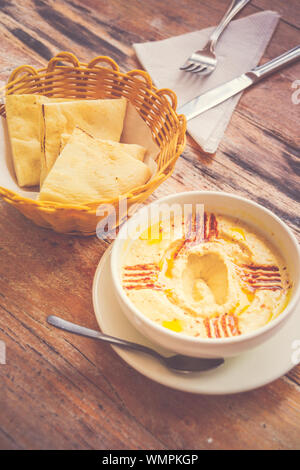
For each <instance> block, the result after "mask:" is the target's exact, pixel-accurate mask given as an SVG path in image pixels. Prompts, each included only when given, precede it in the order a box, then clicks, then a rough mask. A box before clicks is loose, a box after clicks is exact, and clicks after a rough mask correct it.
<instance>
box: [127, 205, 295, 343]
mask: <svg viewBox="0 0 300 470" xmlns="http://www.w3.org/2000/svg"><path fill="white" fill-rule="evenodd" d="M183 225H184V220H183V218H180V220H176V221H175V222H173V224H172V231H170V228H169V227H168V226H167V225H166V224H165V223H164V222H162V223H160V224H157V226H156V227H153V226H152V227H149V229H148V230H146V232H144V233H143V234H142V235H141V236H140V237H139V238H138V239H136V240H134V241H132V243H131V245H130V247H129V249H128V250H127V252H126V254H124V259H123V265H122V284H123V288H124V289H125V291H126V294H127V295H128V297H129V299H130V300H131V301H132V302H133V304H134V305H135V306H136V307H137V308H138V309H139V310H140V311H141V312H142V313H143V314H144V315H146V316H147V317H148V318H150V319H151V320H153V321H154V322H157V323H158V324H160V325H162V326H164V327H166V328H169V329H171V330H173V331H176V332H178V333H184V334H187V335H191V336H195V337H197V336H199V337H203V338H223V337H231V336H237V335H240V334H244V333H248V332H251V331H253V330H256V329H258V328H261V327H262V326H264V325H266V324H267V323H268V322H269V321H271V320H272V319H274V318H275V317H277V316H278V315H279V314H280V313H281V312H282V311H283V310H284V308H285V307H286V305H287V303H288V298H289V291H290V282H289V278H288V273H287V270H286V267H285V266H284V262H283V260H282V259H281V257H280V255H279V253H277V251H276V249H275V248H274V247H273V246H272V245H271V243H270V242H269V241H267V240H266V239H264V238H263V237H262V236H261V235H260V234H258V233H256V232H255V231H254V229H253V228H252V227H250V226H248V225H246V224H245V223H244V222H241V221H240V220H237V219H233V218H230V217H226V216H223V215H219V214H218V215H215V214H213V213H205V214H204V217H203V223H202V229H203V230H202V232H201V237H199V236H197V233H195V234H193V235H190V234H189V236H186V234H185V233H184V231H183V230H182V227H183ZM171 232H172V234H171ZM153 234H154V236H153Z"/></svg>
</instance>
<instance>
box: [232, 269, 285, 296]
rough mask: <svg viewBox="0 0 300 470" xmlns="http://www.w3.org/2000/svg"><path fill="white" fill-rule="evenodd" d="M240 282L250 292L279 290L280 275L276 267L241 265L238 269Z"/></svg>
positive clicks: (280, 286)
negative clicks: (245, 285)
mask: <svg viewBox="0 0 300 470" xmlns="http://www.w3.org/2000/svg"><path fill="white" fill-rule="evenodd" d="M238 272H239V274H240V278H241V280H242V282H244V283H245V284H247V287H248V288H250V290H253V291H255V290H258V289H259V290H272V291H275V290H281V289H282V283H281V275H280V270H279V267H278V266H275V265H270V266H265V265H255V264H249V265H243V266H241V267H239V268H238Z"/></svg>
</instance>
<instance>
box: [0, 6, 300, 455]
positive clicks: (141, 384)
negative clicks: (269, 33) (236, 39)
mask: <svg viewBox="0 0 300 470" xmlns="http://www.w3.org/2000/svg"><path fill="white" fill-rule="evenodd" d="M227 3H228V2H227V1H222V0H213V1H210V0H190V1H189V2H188V6H187V2H184V1H183V0H172V1H171V0H168V1H165V2H160V1H158V0H152V1H151V2H146V1H140V0H130V1H129V2H123V1H122V0H111V1H110V2H106V1H104V0H85V2H84V3H83V2H80V1H79V0H65V1H63V0H56V1H54V0H52V1H46V0H24V1H22V2H17V1H16V0H15V1H10V0H0V37H1V48H0V81H2V82H3V81H5V80H7V78H8V76H9V74H10V73H11V71H12V70H13V69H14V68H15V67H16V66H18V65H22V64H24V63H28V64H31V65H34V66H37V67H39V66H42V65H43V64H45V63H46V62H47V61H48V59H49V58H50V57H52V56H53V55H54V54H56V53H57V52H60V51H61V50H70V51H72V52H74V53H75V54H76V55H77V56H78V57H79V59H81V60H84V61H89V60H90V59H92V58H93V57H94V56H95V55H100V54H104V55H105V54H106V55H109V56H111V57H113V58H114V59H115V60H116V61H117V62H118V63H119V65H120V67H121V69H122V70H129V69H131V68H136V67H139V64H138V62H137V60H136V58H135V55H134V52H133V49H132V47H131V44H132V43H133V42H143V41H150V40H157V39H163V38H167V37H170V36H172V35H176V34H182V33H185V32H189V31H193V30H196V29H201V28H205V27H208V26H211V25H213V24H215V23H216V22H217V21H218V20H219V19H220V17H221V16H222V14H223V12H224V9H225V8H226V6H227ZM266 9H273V10H276V11H278V12H279V13H280V14H281V15H282V19H281V21H280V23H279V26H278V28H277V30H276V32H275V33H274V36H273V38H272V40H271V42H270V44H269V46H268V48H267V50H266V52H265V55H264V57H263V59H262V62H264V61H266V60H269V59H270V58H272V57H274V56H276V55H278V54H280V53H282V52H284V51H285V50H287V49H289V48H291V47H293V46H295V45H296V44H297V43H299V42H300V40H299V39H300V35H299V28H298V26H299V18H300V11H299V2H298V0H290V1H289V2H282V1H280V0H274V1H271V0H253V1H252V2H251V3H250V4H249V5H247V7H246V8H245V9H244V11H242V12H241V13H240V17H242V16H246V15H249V14H251V13H254V12H257V11H261V10H266ZM299 73H300V66H299V65H298V64H295V65H293V66H291V67H289V68H287V69H285V70H283V71H282V72H281V73H278V74H276V75H274V76H273V77H270V78H269V79H268V80H267V81H265V82H262V83H260V84H258V85H257V86H256V87H254V88H252V89H251V90H249V91H247V92H245V93H244V94H243V96H242V98H241V100H240V102H239V105H238V106H237V108H236V111H235V113H234V115H233V117H232V119H231V122H230V125H229V127H228V129H227V131H226V134H225V136H224V138H223V140H222V143H221V145H220V147H219V149H218V151H217V153H216V155H214V156H207V155H204V154H202V153H201V152H200V151H199V148H198V146H197V144H196V143H195V142H194V141H193V140H192V139H191V138H188V145H187V147H186V149H185V151H184V153H183V155H182V157H181V158H180V159H179V160H178V163H177V165H176V168H175V171H174V173H173V175H172V177H171V178H169V179H168V180H167V181H166V182H164V183H163V184H162V185H161V186H160V187H159V188H158V189H157V190H156V191H155V193H154V195H153V196H152V197H151V198H150V200H154V199H156V198H158V197H161V196H163V195H166V194H171V193H172V192H175V191H182V190H185V189H187V190H188V189H218V190H226V191H228V192H234V193H236V194H241V195H244V196H247V197H249V198H251V199H253V200H256V201H258V202H260V203H262V204H263V205H265V206H266V207H268V208H270V209H271V210H273V211H274V212H275V213H277V214H278V215H279V216H280V217H281V218H282V219H283V220H285V221H286V222H287V223H288V224H289V226H290V227H291V228H292V230H293V231H294V233H295V234H296V235H297V236H298V237H299V235H300V233H299V232H300V230H299V204H298V202H299V173H300V166H299V106H296V105H293V104H292V103H291V94H292V88H291V87H292V83H293V81H294V80H296V79H299ZM0 230H1V235H0V339H2V340H4V341H5V342H6V345H7V364H6V365H5V366H4V365H2V366H1V365H0V449H185V448H190V449H299V448H300V420H299V412H300V366H297V367H295V368H294V369H293V370H292V371H291V372H290V373H289V374H287V375H286V376H285V377H283V378H281V379H278V380H277V381H275V382H274V383H272V384H270V385H268V386H266V387H263V388H261V389H258V390H256V391H252V392H248V393H244V394H238V395H232V396H230V395H229V396H223V397H211V396H194V395H189V394H187V393H183V392H178V391H175V390H170V389H168V388H166V387H163V386H160V385H159V384H157V383H154V382H152V381H150V380H148V379H146V378H145V377H143V376H142V375H140V374H138V373H137V372H136V371H135V370H133V369H131V368H130V367H129V366H128V365H127V364H126V363H124V362H123V361H122V360H121V359H120V358H119V357H118V356H117V355H116V354H115V353H114V352H113V351H112V350H111V348H110V347H109V346H106V345H102V344H98V343H97V344H96V343H94V342H92V341H89V340H88V339H84V338H80V337H75V336H71V335H68V334H67V333H63V332H59V331H57V330H54V329H53V328H51V327H50V326H49V325H48V324H47V323H46V322H45V319H46V317H47V316H48V315H49V314H56V315H60V316H62V317H64V318H66V319H69V320H73V321H75V322H78V323H81V324H84V325H86V326H88V327H91V328H97V323H96V320H95V317H94V314H93V308H92V299H91V287H92V280H93V275H94V272H95V269H96V267H97V264H98V262H99V259H100V258H101V256H102V254H103V253H104V251H105V249H106V248H107V244H105V243H104V242H100V241H99V240H98V239H96V238H88V239H86V238H80V237H69V236H66V235H59V234H56V233H54V232H50V231H47V230H44V229H41V228H38V227H36V226H34V225H32V223H31V222H29V221H28V220H26V219H25V218H24V217H23V216H22V215H21V214H19V213H18V212H17V211H15V209H14V208H12V207H10V206H8V205H7V204H5V203H4V202H2V201H1V202H0Z"/></svg>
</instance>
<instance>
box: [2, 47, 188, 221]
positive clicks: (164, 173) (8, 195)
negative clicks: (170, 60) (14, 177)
mask: <svg viewBox="0 0 300 470" xmlns="http://www.w3.org/2000/svg"><path fill="white" fill-rule="evenodd" d="M67 59H71V60H73V61H74V62H75V63H76V65H74V64H71V65H57V64H56V63H55V69H54V70H53V71H48V68H49V65H51V64H52V63H53V61H61V62H62V61H66V60H67ZM97 60H98V61H103V62H107V63H108V64H110V65H111V66H112V67H113V68H108V67H107V66H102V65H98V64H95V65H92V66H89V64H91V63H93V62H95V61H97ZM51 61H52V62H51ZM57 69H58V70H61V71H63V70H68V69H69V70H72V71H74V70H75V71H76V70H80V71H82V70H86V69H88V70H89V71H91V72H92V71H93V70H94V69H96V70H97V72H99V70H108V71H109V72H110V73H114V74H116V75H117V76H122V77H126V76H128V77H131V78H132V79H135V80H139V81H140V82H141V84H142V85H143V86H144V87H145V90H146V91H147V93H149V94H150V95H153V96H155V98H159V99H160V100H161V99H164V103H166V105H167V107H168V111H169V112H170V113H171V114H172V116H173V118H175V120H176V121H177V124H178V129H179V130H180V133H179V135H178V137H181V141H179V138H178V141H177V145H176V152H175V154H174V156H173V157H172V158H171V159H170V160H169V161H168V162H167V163H165V165H163V167H162V168H160V169H159V170H158V171H157V172H156V173H155V175H154V176H153V177H152V178H151V179H150V180H149V181H148V182H147V183H145V184H143V185H141V186H137V187H135V188H133V189H132V190H131V191H129V192H127V193H124V194H122V195H119V196H117V197H115V198H102V199H99V200H97V201H92V202H82V203H78V204H76V203H60V202H54V201H38V200H35V199H31V198H29V197H26V196H22V195H20V194H18V193H17V192H15V191H13V190H10V189H7V188H5V187H3V186H0V195H1V196H2V197H3V198H4V199H5V200H8V201H14V202H15V203H20V204H22V203H24V204H27V205H31V206H35V207H36V208H39V209H41V210H45V211H47V210H66V211H70V210H74V211H82V212H87V213H88V212H90V213H94V212H95V210H96V208H97V207H98V206H100V205H108V204H116V203H118V202H119V200H120V199H126V198H127V199H130V198H132V197H135V194H134V193H135V192H137V191H139V193H141V192H147V190H149V189H150V188H151V186H153V185H154V183H158V181H159V180H161V182H163V181H164V180H165V179H166V178H167V177H168V176H169V175H170V174H171V173H172V171H173V169H174V165H175V163H176V160H177V158H178V156H179V155H180V153H181V152H182V150H183V149H184V147H185V143H186V135H185V131H186V118H185V116H184V115H183V114H181V115H179V114H177V112H176V106H177V97H176V94H175V93H174V92H173V91H172V90H170V89H168V88H162V89H158V88H157V87H155V86H154V85H153V83H152V80H151V77H150V75H149V74H148V73H147V72H146V71H144V70H139V69H133V70H130V71H128V72H120V70H119V66H118V65H117V63H116V62H115V61H114V60H113V59H111V58H110V57H108V56H97V57H95V58H94V59H93V60H92V61H90V62H89V63H87V62H80V61H79V60H78V59H77V58H76V56H75V55H73V54H72V53H70V52H66V51H65V52H61V53H59V54H57V55H56V56H54V57H53V58H52V59H50V61H49V62H48V65H47V66H44V67H41V68H39V69H35V68H34V67H32V66H30V65H21V66H19V67H17V68H16V69H14V70H13V72H12V73H11V75H10V77H9V79H8V82H7V83H6V84H5V85H4V86H3V87H1V88H0V92H2V91H5V92H6V93H5V94H11V93H7V91H9V88H10V87H13V86H15V85H17V84H18V83H22V82H24V80H25V81H26V79H28V78H30V75H32V77H34V76H36V77H38V78H42V76H41V74H43V73H44V72H46V74H52V73H53V75H55V74H57ZM22 71H30V72H32V73H31V74H30V73H28V74H27V75H22V76H19V77H17V78H15V79H14V80H11V78H12V77H14V75H15V74H18V73H19V72H20V73H21V72H22ZM137 76H140V77H143V80H141V78H137ZM13 94H18V93H13ZM21 94H22V93H21ZM37 94H39V93H37ZM166 96H168V97H169V98H171V100H172V102H171V103H170V100H169V99H168V98H166ZM173 97H174V98H173ZM2 106H4V105H2ZM141 117H142V116H141ZM142 119H143V117H142Z"/></svg>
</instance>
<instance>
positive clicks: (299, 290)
mask: <svg viewBox="0 0 300 470" xmlns="http://www.w3.org/2000/svg"><path fill="white" fill-rule="evenodd" d="M192 195H195V197H201V196H203V197H206V196H208V197H210V196H217V197H222V198H224V197H226V198H229V199H234V200H237V201H240V202H241V203H242V204H246V205H248V206H252V207H254V208H256V209H257V210H258V211H260V212H261V213H264V214H267V215H269V216H270V217H271V218H272V219H274V220H275V222H276V223H278V224H279V225H280V226H281V228H282V229H283V231H284V232H285V233H286V235H287V236H288V237H289V239H290V241H291V242H292V246H293V248H294V251H295V254H296V255H297V257H296V259H297V262H298V265H299V267H300V249H299V244H298V241H297V239H296V237H295V235H294V234H293V232H292V231H291V229H290V228H289V227H288V225H287V224H286V223H285V222H283V221H282V220H281V219H280V218H279V217H278V216H277V215H276V214H274V213H273V212H272V211H270V210H269V209H267V208H266V207H264V206H262V205H261V204H258V203H257V202H254V201H252V200H250V199H247V198H245V197H243V196H239V195H236V194H232V193H228V192H224V191H198V190H195V191H183V192H180V193H176V194H170V195H168V196H164V197H162V198H159V199H157V200H156V201H153V202H152V203H150V204H148V205H146V206H144V207H142V208H140V209H139V210H138V211H137V212H136V213H135V214H134V215H133V216H132V217H131V218H130V219H128V220H127V221H126V222H125V223H124V225H123V226H122V227H121V229H120V231H119V233H118V235H117V237H116V239H115V241H114V242H113V246H112V253H111V260H110V263H111V274H112V281H113V285H114V288H115V289H116V291H117V293H118V294H119V295H120V297H121V299H122V301H123V302H124V303H125V305H126V307H127V308H129V310H132V311H133V313H134V314H135V315H136V316H137V317H138V318H139V319H140V320H141V321H142V323H145V324H146V325H148V326H149V327H151V328H153V329H154V330H156V331H157V332H158V333H161V334H162V335H164V336H166V337H170V338H172V339H176V340H177V341H178V340H179V341H180V340H181V341H184V340H185V341H187V342H190V343H191V344H194V345H209V344H210V345H222V344H224V345H225V344H227V345H228V344H236V343H241V342H244V341H247V340H251V339H254V338H257V337H259V336H262V335H264V334H265V333H267V332H268V331H271V330H272V329H274V328H275V327H276V325H279V324H280V323H282V322H284V320H285V319H286V318H287V317H288V316H289V315H290V313H292V311H293V310H294V308H295V306H296V304H297V303H298V302H299V300H300V280H299V281H298V283H297V285H294V286H293V291H294V293H293V294H294V295H293V299H292V300H290V301H289V303H288V305H287V306H286V307H285V308H284V310H283V311H282V312H281V313H280V314H279V315H278V317H277V318H275V319H274V320H272V321H270V322H268V323H267V324H266V325H264V326H263V327H261V328H258V329H257V330H254V331H252V332H249V333H243V334H241V335H239V336H233V337H225V338H199V337H194V336H189V335H187V334H185V333H177V332H174V331H172V330H169V329H167V328H164V327H163V326H161V325H158V324H157V323H155V322H154V321H152V320H150V319H149V318H148V317H146V316H145V315H143V314H142V312H140V310H139V309H138V308H137V307H136V306H135V305H134V304H133V302H131V300H130V299H129V297H128V296H127V295H126V293H125V291H124V289H123V287H122V285H121V282H120V280H119V275H118V272H117V266H118V259H117V249H118V247H119V245H120V243H122V242H123V243H124V242H125V241H126V240H127V238H126V237H125V238H122V234H123V233H124V232H125V230H126V228H127V226H128V224H133V225H134V223H135V221H136V220H137V219H138V217H140V215H141V213H142V212H143V211H145V212H146V211H149V208H150V206H154V205H159V204H161V203H167V202H168V201H170V200H172V199H181V198H182V197H185V196H192ZM178 202H180V201H178ZM243 220H244V219H243Z"/></svg>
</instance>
